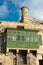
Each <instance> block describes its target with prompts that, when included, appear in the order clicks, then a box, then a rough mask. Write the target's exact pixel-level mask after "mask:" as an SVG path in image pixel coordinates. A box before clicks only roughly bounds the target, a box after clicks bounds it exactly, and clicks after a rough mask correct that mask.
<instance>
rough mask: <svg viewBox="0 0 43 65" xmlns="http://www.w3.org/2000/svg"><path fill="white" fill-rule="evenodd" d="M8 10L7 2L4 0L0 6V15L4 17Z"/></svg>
mask: <svg viewBox="0 0 43 65" xmlns="http://www.w3.org/2000/svg"><path fill="white" fill-rule="evenodd" d="M8 13H9V10H8V9H7V4H6V2H4V4H3V5H2V6H0V17H2V18H3V17H5V16H6V15H8Z"/></svg>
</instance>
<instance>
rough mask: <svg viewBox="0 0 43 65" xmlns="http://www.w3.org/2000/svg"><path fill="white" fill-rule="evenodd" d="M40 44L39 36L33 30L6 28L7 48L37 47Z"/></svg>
mask: <svg viewBox="0 0 43 65" xmlns="http://www.w3.org/2000/svg"><path fill="white" fill-rule="evenodd" d="M40 44H41V36H40V35H38V31H35V30H18V29H7V47H8V48H31V49H37V48H38V47H39V45H40Z"/></svg>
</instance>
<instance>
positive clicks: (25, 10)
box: [21, 6, 29, 22]
mask: <svg viewBox="0 0 43 65" xmlns="http://www.w3.org/2000/svg"><path fill="white" fill-rule="evenodd" d="M28 10H29V8H28V7H26V6H24V7H22V8H21V11H22V21H23V22H24V21H26V20H27V19H28V18H29V16H28Z"/></svg>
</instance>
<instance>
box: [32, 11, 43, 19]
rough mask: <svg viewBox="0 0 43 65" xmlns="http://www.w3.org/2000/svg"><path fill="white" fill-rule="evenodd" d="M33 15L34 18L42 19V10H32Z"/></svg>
mask: <svg viewBox="0 0 43 65" xmlns="http://www.w3.org/2000/svg"><path fill="white" fill-rule="evenodd" d="M33 16H34V17H35V18H38V19H42V20H43V10H34V11H33Z"/></svg>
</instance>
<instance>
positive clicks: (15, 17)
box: [0, 0, 43, 21]
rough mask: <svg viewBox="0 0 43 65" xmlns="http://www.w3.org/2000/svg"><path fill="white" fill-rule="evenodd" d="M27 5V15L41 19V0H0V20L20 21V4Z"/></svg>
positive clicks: (42, 4)
mask: <svg viewBox="0 0 43 65" xmlns="http://www.w3.org/2000/svg"><path fill="white" fill-rule="evenodd" d="M24 5H26V6H27V7H29V16H30V17H32V18H37V19H41V20H43V0H0V20H4V21H20V19H21V10H20V8H21V7H22V6H24Z"/></svg>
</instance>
